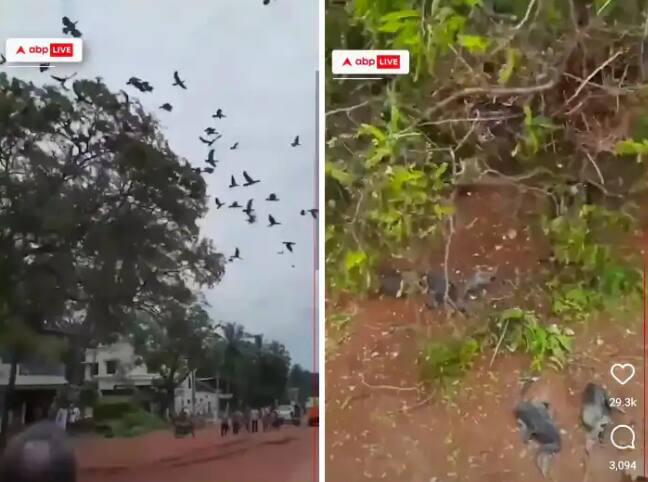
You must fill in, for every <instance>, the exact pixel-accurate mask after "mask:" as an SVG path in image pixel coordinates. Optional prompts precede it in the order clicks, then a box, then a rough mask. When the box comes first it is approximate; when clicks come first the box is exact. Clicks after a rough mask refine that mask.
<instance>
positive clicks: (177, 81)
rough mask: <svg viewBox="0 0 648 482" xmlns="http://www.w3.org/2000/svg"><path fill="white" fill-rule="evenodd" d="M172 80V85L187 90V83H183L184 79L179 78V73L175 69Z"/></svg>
mask: <svg viewBox="0 0 648 482" xmlns="http://www.w3.org/2000/svg"><path fill="white" fill-rule="evenodd" d="M173 80H174V82H173V85H177V86H178V87H180V88H181V89H185V90H187V85H186V84H185V82H184V80H182V79H180V74H178V71H177V70H176V71H175V72H173Z"/></svg>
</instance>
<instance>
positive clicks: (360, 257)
mask: <svg viewBox="0 0 648 482" xmlns="http://www.w3.org/2000/svg"><path fill="white" fill-rule="evenodd" d="M367 259H368V257H367V253H365V252H364V251H349V252H348V253H347V255H346V259H345V260H344V266H345V267H346V269H347V271H351V270H352V269H354V268H357V267H360V266H362V265H363V264H364V263H366V262H367Z"/></svg>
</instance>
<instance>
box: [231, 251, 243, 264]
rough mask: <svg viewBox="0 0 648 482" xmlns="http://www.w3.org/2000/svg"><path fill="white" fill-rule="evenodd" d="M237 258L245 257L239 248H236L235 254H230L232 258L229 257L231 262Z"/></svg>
mask: <svg viewBox="0 0 648 482" xmlns="http://www.w3.org/2000/svg"><path fill="white" fill-rule="evenodd" d="M235 259H243V258H241V251H239V249H238V248H236V249H235V250H234V255H232V256H230V259H229V260H230V263H231V262H232V261H234V260H235Z"/></svg>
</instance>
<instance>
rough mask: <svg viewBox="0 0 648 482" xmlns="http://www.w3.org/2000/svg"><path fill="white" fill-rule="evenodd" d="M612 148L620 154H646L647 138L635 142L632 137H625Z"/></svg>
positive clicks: (647, 150)
mask: <svg viewBox="0 0 648 482" xmlns="http://www.w3.org/2000/svg"><path fill="white" fill-rule="evenodd" d="M614 150H615V152H616V153H617V154H618V155H620V156H625V155H633V154H648V139H644V140H642V141H641V142H637V141H635V140H634V139H625V140H623V141H619V142H618V143H617V145H616V146H615V149H614Z"/></svg>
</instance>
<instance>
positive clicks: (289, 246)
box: [283, 241, 295, 253]
mask: <svg viewBox="0 0 648 482" xmlns="http://www.w3.org/2000/svg"><path fill="white" fill-rule="evenodd" d="M283 245H284V246H285V247H286V249H287V250H288V251H290V252H291V253H292V252H293V246H295V243H294V242H292V241H284V242H283Z"/></svg>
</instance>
